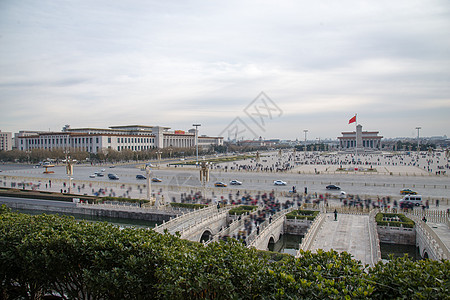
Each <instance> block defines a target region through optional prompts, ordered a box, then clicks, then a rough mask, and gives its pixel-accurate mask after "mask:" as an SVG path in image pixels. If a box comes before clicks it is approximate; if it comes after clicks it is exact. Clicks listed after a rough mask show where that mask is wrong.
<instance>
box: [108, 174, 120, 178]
mask: <svg viewBox="0 0 450 300" xmlns="http://www.w3.org/2000/svg"><path fill="white" fill-rule="evenodd" d="M108 178H109V179H111V180H119V176H117V175H116V174H112V173H109V174H108Z"/></svg>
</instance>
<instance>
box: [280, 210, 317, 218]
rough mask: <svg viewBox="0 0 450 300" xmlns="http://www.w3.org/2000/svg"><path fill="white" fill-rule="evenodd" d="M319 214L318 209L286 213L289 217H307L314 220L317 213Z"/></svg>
mask: <svg viewBox="0 0 450 300" xmlns="http://www.w3.org/2000/svg"><path fill="white" fill-rule="evenodd" d="M318 214H319V211H317V210H301V209H298V210H294V211H291V212H290V213H288V214H286V218H287V219H295V218H297V219H307V220H310V221H313V220H314V219H315V218H316V217H317V215H318Z"/></svg>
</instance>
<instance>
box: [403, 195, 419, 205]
mask: <svg viewBox="0 0 450 300" xmlns="http://www.w3.org/2000/svg"><path fill="white" fill-rule="evenodd" d="M403 202H410V203H413V204H414V205H415V206H420V205H422V196H421V195H406V196H405V197H403V198H402V199H400V201H399V204H402V203H403Z"/></svg>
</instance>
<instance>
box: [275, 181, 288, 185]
mask: <svg viewBox="0 0 450 300" xmlns="http://www.w3.org/2000/svg"><path fill="white" fill-rule="evenodd" d="M273 184H274V185H286V181H283V180H275V181H274V182H273Z"/></svg>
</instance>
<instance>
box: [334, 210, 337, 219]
mask: <svg viewBox="0 0 450 300" xmlns="http://www.w3.org/2000/svg"><path fill="white" fill-rule="evenodd" d="M334 220H335V221H337V210H336V209H334Z"/></svg>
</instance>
